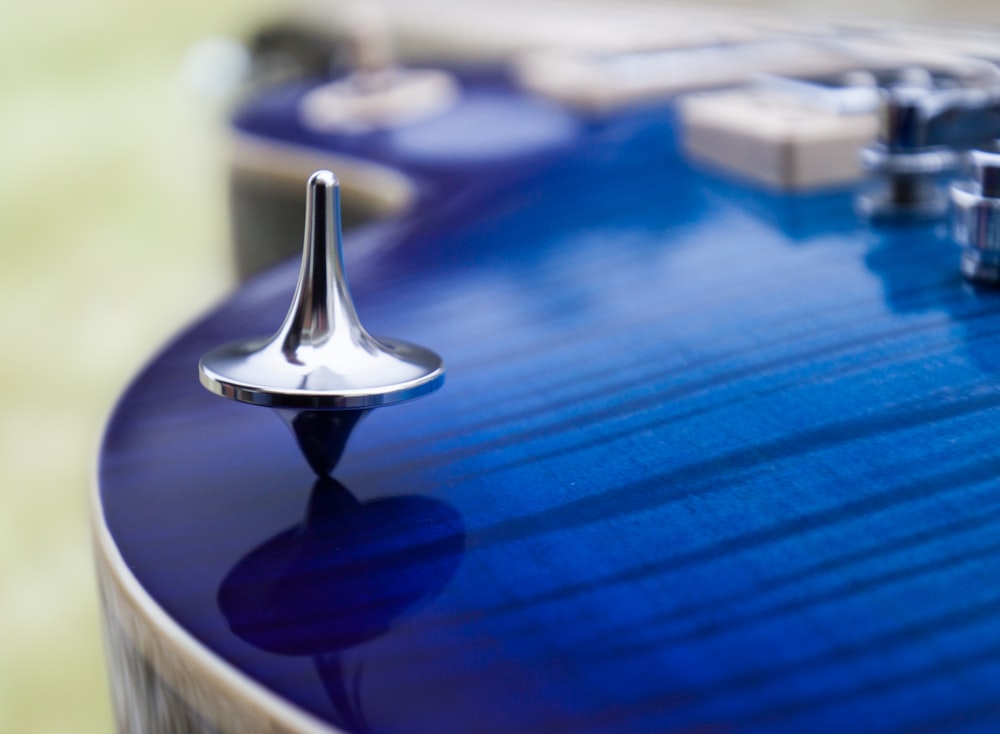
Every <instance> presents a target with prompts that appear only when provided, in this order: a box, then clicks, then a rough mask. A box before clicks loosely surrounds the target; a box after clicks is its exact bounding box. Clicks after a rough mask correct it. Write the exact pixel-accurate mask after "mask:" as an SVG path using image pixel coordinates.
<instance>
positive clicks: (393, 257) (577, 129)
mask: <svg viewBox="0 0 1000 734" xmlns="http://www.w3.org/2000/svg"><path fill="white" fill-rule="evenodd" d="M489 94H490V95H493V96H494V97H497V98H503V97H504V95H507V99H508V101H509V102H510V104H511V105H512V106H513V107H516V106H518V105H523V104H525V100H523V99H521V98H518V97H516V96H513V95H512V94H510V93H507V92H504V91H503V90H502V88H501V87H499V86H493V87H490V89H489ZM531 104H535V103H531ZM261 114H262V117H261V119H262V120H263V119H264V117H266V115H263V113H261ZM248 119H249V118H248V117H247V118H245V119H244V120H243V124H244V127H245V128H246V129H249V127H250V123H249V122H248ZM261 124H262V125H263V123H261ZM564 130H566V131H569V130H572V135H571V136H570V138H571V139H570V140H569V142H567V140H568V139H567V138H566V137H565V136H559V137H560V138H561V142H560V145H562V146H563V147H562V152H561V154H560V155H559V156H557V157H555V158H551V157H550V158H547V159H545V160H544V161H542V160H541V159H533V160H534V161H535V162H534V163H531V164H527V163H526V164H524V165H522V166H520V167H518V169H517V171H516V175H513V174H512V176H507V177H497V178H491V177H490V176H488V175H486V174H487V173H488V172H489V171H490V170H491V168H490V165H491V164H487V163H482V162H480V161H474V160H471V159H470V160H469V161H467V162H466V163H465V164H463V165H456V166H454V167H453V168H451V169H450V170H451V172H452V179H451V184H450V186H448V187H443V186H440V187H437V188H436V189H434V190H429V191H425V192H424V193H425V196H426V198H427V200H428V201H433V202H434V208H433V209H429V208H428V207H426V206H425V207H420V208H418V209H417V210H415V211H413V212H412V213H410V214H408V215H406V216H405V217H404V218H403V219H401V220H399V221H397V222H395V223H394V225H393V226H388V227H387V226H376V227H373V228H371V229H369V230H367V231H359V232H356V233H354V234H353V235H349V236H348V248H349V249H350V251H349V252H348V264H347V267H348V271H349V275H350V277H351V279H352V290H353V292H354V294H355V297H356V300H357V304H358V309H359V312H360V315H361V317H362V319H363V320H364V322H365V324H366V325H367V327H368V328H369V330H370V331H371V332H372V333H373V334H376V335H377V334H380V333H385V334H391V335H393V336H396V337H399V338H403V339H407V340H411V341H414V342H417V343H421V344H427V345H429V346H430V347H432V348H433V349H435V350H436V351H438V352H439V353H441V354H442V355H443V356H444V357H445V359H446V360H447V362H448V368H449V377H448V383H447V384H446V386H445V387H444V389H443V390H442V391H441V392H440V393H438V394H436V395H434V396H431V397H428V398H425V399H422V400H419V401H416V402H413V403H409V404H406V405H402V406H399V407H395V408H391V409H386V410H382V411H376V412H375V413H374V414H373V415H371V416H370V417H369V418H367V419H366V421H363V422H362V423H361V425H360V426H359V427H358V429H357V430H356V431H355V435H354V437H353V438H352V443H351V445H350V446H349V447H348V450H347V452H346V454H345V457H344V459H343V461H342V463H341V465H340V467H339V469H338V472H337V477H336V479H337V481H338V482H339V484H337V483H333V482H331V483H320V484H318V485H316V486H314V480H313V478H312V476H311V473H310V470H309V468H308V467H307V466H306V465H305V463H304V462H303V461H302V459H301V457H300V456H299V455H298V453H297V449H296V447H295V444H294V441H293V440H292V438H291V437H290V436H289V435H287V434H286V433H285V431H286V429H285V428H284V427H283V426H282V424H281V422H280V421H279V420H277V419H276V418H275V417H274V416H273V415H271V414H270V413H269V411H267V410H265V409H257V408H253V407H249V406H245V405H240V404H235V403H231V402H229V401H225V400H220V399H218V398H217V397H215V396H213V395H210V394H209V393H207V392H206V391H205V390H203V389H202V388H201V386H200V385H199V384H198V380H197V374H196V365H197V361H198V357H199V356H200V354H201V353H202V352H203V351H205V350H206V349H208V348H209V347H212V346H214V345H216V344H218V343H221V342H224V341H226V340H230V339H234V338H239V337H245V336H252V335H255V334H268V333H271V332H272V331H273V330H274V328H275V327H276V326H277V325H278V323H279V321H280V320H281V317H282V315H283V314H284V310H285V307H286V306H287V303H288V301H289V299H290V296H291V288H292V286H293V284H294V278H295V268H296V266H295V264H294V263H289V264H288V265H287V266H283V267H281V268H278V269H277V270H274V271H272V272H270V273H268V274H266V275H265V276H263V277H261V278H259V279H257V280H255V281H253V282H251V283H250V284H249V285H248V286H246V287H244V288H243V289H241V290H240V291H239V292H238V293H236V294H235V296H234V297H233V298H232V299H231V300H230V301H229V302H227V303H226V304H224V305H223V306H222V307H221V308H220V309H219V310H217V311H216V312H215V313H213V314H211V315H210V316H209V317H208V318H206V319H205V320H204V321H202V322H201V323H199V324H197V325H195V326H194V327H193V328H192V329H190V330H189V331H188V332H186V333H185V334H184V335H183V336H182V337H181V338H179V339H178V340H176V341H175V342H173V343H172V344H171V345H170V346H169V347H167V349H166V350H165V351H164V352H163V353H162V354H161V355H160V356H159V357H158V358H157V359H156V360H154V361H153V363H152V364H151V365H150V366H149V368H148V369H147V370H146V371H145V372H144V373H143V374H142V375H141V376H140V377H139V378H138V379H137V380H136V382H135V383H134V384H133V385H132V387H131V388H130V389H129V391H128V392H127V393H126V395H125V396H124V398H123V399H122V401H121V403H120V405H119V407H118V409H117V411H116V413H115V415H114V417H113V419H112V421H111V423H110V426H109V428H108V431H107V436H106V441H105V445H104V448H103V451H102V455H101V468H100V497H101V502H102V505H103V512H104V519H105V521H106V523H107V526H108V528H109V529H110V531H111V533H112V535H113V537H114V539H115V541H116V542H117V545H118V548H119V549H120V551H121V554H122V556H123V558H124V559H125V561H126V562H127V564H128V566H129V568H130V569H131V571H132V573H133V574H134V575H135V577H136V578H137V579H138V580H139V581H140V582H141V584H142V585H143V586H144V587H145V589H146V590H147V591H148V592H149V594H150V595H151V596H152V598H153V599H154V600H155V601H156V603H157V604H159V605H160V606H161V607H162V608H163V609H164V610H165V611H166V612H167V613H168V614H169V615H170V616H171V617H172V618H173V619H175V620H176V621H177V622H178V624H180V625H181V626H182V627H183V628H184V629H185V630H187V631H188V632H189V633H190V634H191V635H192V636H194V637H195V638H196V639H197V640H199V641H200V642H201V643H203V644H204V645H205V646H206V647H207V648H208V649H210V650H211V651H212V652H213V653H214V654H215V655H217V656H219V657H220V658H222V659H224V660H226V661H228V662H229V663H231V664H232V665H234V666H236V667H237V668H238V669H240V670H241V671H243V672H244V673H245V674H246V675H247V676H250V677H251V678H253V679H255V680H257V681H259V682H260V683H262V684H263V685H265V686H266V687H268V688H270V689H271V690H273V691H275V692H276V693H278V694H279V695H280V696H282V697H284V698H285V699H287V700H288V701H289V702H291V703H292V704H293V705H295V706H298V707H301V708H302V709H304V710H307V711H309V712H312V713H313V714H315V715H317V716H319V717H321V718H322V719H325V720H327V721H329V722H331V724H333V725H335V726H337V727H341V728H343V729H346V730H348V731H351V732H438V733H441V732H477V733H482V734H486V733H489V732H510V731H518V732H525V731H537V732H563V731H566V732H569V731H572V732H667V731H671V732H675V731H677V732H684V731H691V732H694V731H698V732H708V731H711V732H789V733H790V732H845V731H852V732H895V731H928V732H934V731H949V732H969V733H971V732H995V731H997V730H998V729H1000V589H995V588H994V586H995V582H996V579H997V578H1000V535H998V530H1000V491H998V490H1000V479H998V474H1000V461H998V448H997V447H998V446H1000V381H998V374H997V370H998V365H1000V297H998V296H997V295H995V294H993V293H988V292H979V291H976V290H973V289H971V288H970V287H968V286H967V285H965V284H963V283H962V281H961V280H960V278H959V276H958V273H957V253H956V252H955V251H954V249H953V248H952V246H951V245H950V244H949V243H948V241H947V239H946V237H945V235H944V233H943V232H942V231H941V230H940V229H939V228H937V227H934V226H927V227H919V228H917V227H915V228H908V229H898V230H884V231H876V230H871V229H869V228H868V227H866V226H865V225H864V224H862V223H860V222H858V221H857V220H856V218H855V216H854V215H853V213H852V211H851V202H850V196H849V194H848V193H846V192H833V193H828V194H822V195H814V196H803V197H783V196H774V195H769V194H767V193H763V192H759V191H754V190H749V189H746V188H743V187H741V186H738V185H735V184H729V183H725V182H722V181H720V180H718V179H715V178H712V177H709V176H706V175H702V174H700V173H698V172H696V171H694V170H692V169H691V168H690V167H689V166H688V165H687V164H686V163H685V162H684V161H683V160H681V159H680V157H679V154H678V152H677V148H676V145H675V142H674V129H673V124H672V122H671V111H670V109H669V107H667V106H663V107H659V108H645V109H635V110H630V111H627V112H622V113H618V114H616V115H613V116H608V117H605V118H601V119H590V120H575V121H572V124H570V125H568V126H567V127H565V128H564ZM258 132H260V133H261V134H263V130H262V129H261V130H259V131H258ZM300 142H308V141H300ZM438 142H443V141H438ZM515 157H516V156H515ZM381 159H382V160H383V161H387V160H388V161H390V162H393V161H391V156H389V155H388V154H387V153H384V152H383V154H382V155H381ZM394 162H395V163H396V164H397V165H398V166H399V167H400V168H402V169H403V170H406V171H408V172H411V173H414V171H415V170H416V168H418V167H417V166H415V164H413V162H412V160H411V159H407V158H405V156H404V157H400V159H398V160H396V161H394ZM417 173H419V172H417ZM463 182H464V183H463ZM472 182H474V183H475V185H476V186H477V187H480V189H479V190H480V192H481V195H480V196H475V197H467V196H464V192H465V191H466V189H465V188H463V187H464V185H465V183H468V184H469V185H471V184H472ZM441 211H447V212H448V216H447V218H443V217H442V216H440V212H441Z"/></svg>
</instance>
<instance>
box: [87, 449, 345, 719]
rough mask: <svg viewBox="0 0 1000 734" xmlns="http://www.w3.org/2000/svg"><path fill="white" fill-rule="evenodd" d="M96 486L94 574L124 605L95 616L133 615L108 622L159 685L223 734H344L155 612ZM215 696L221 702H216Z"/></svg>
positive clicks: (93, 500)
mask: <svg viewBox="0 0 1000 734" xmlns="http://www.w3.org/2000/svg"><path fill="white" fill-rule="evenodd" d="M102 444H103V440H102ZM99 484H100V482H99V477H97V476H95V477H94V479H93V482H92V488H91V502H90V509H91V527H92V529H93V533H94V547H95V559H96V562H97V564H98V571H99V572H103V573H106V574H107V577H108V578H107V580H108V581H110V582H111V583H113V584H114V588H113V589H109V588H107V587H106V588H105V591H106V592H107V593H113V594H115V595H116V598H115V599H114V600H113V601H115V602H123V603H124V605H127V606H126V608H125V609H119V610H110V609H106V608H105V609H102V610H101V611H102V614H104V615H108V614H112V613H113V611H116V612H124V613H131V614H132V615H133V618H132V619H124V618H122V617H118V618H116V619H115V620H114V622H115V623H118V624H119V625H120V626H121V627H122V633H123V634H125V635H126V636H127V637H128V638H129V642H130V643H131V644H132V645H133V646H134V647H135V648H136V650H138V651H139V652H140V654H142V655H143V657H144V658H145V659H146V660H147V662H148V663H149V665H150V666H151V667H152V668H153V669H155V670H156V672H157V674H158V675H159V676H160V677H161V678H162V679H163V680H164V682H166V683H167V684H168V685H169V686H170V687H171V689H172V690H173V691H174V692H175V693H176V694H177V695H178V696H180V698H182V699H183V700H184V701H185V703H187V704H188V705H189V706H190V707H191V708H192V709H193V710H194V711H196V712H197V713H198V714H199V715H200V716H202V717H204V718H205V719H206V720H207V721H209V722H211V724H213V725H214V726H217V727H218V728H219V729H220V730H221V731H224V732H229V731H231V732H240V733H241V734H243V733H244V732H256V731H260V732H269V733H270V734H274V733H275V732H295V734H346V732H343V731H342V730H340V729H337V728H335V727H333V726H331V725H329V724H327V723H326V722H324V721H321V720H320V719H319V718H317V717H315V716H313V715H312V714H309V713H307V712H306V711H303V710H302V709H300V708H298V707H297V706H295V705H293V704H291V703H289V702H288V701H286V700H284V699H283V698H281V697H280V696H278V695H277V694H275V693H273V692H272V691H270V690H269V689H267V688H265V687H264V686H262V685H261V684H259V683H257V682H256V681H254V680H253V679H251V678H250V677H248V676H247V675H245V674H243V673H242V672H241V671H240V670H239V669H237V668H235V667H234V666H232V665H230V664H229V663H227V662H225V661H224V660H222V659H220V658H218V657H217V656H215V655H214V654H212V652H211V651H210V650H209V649H208V648H206V647H205V646H204V645H202V644H201V643H200V642H198V640H196V639H195V638H194V637H192V636H191V635H190V634H189V633H188V632H187V631H186V630H184V628H183V627H181V626H180V625H179V624H178V623H177V622H176V621H175V620H174V619H173V618H172V617H170V616H169V615H168V614H166V612H164V611H163V610H162V609H160V607H159V606H158V605H157V604H156V602H155V600H154V599H153V598H152V597H151V596H149V594H148V593H147V592H146V590H145V589H144V588H143V587H142V585H141V584H140V583H139V581H138V579H136V578H135V576H133V575H132V572H131V571H130V570H129V568H128V566H127V564H126V563H125V560H124V559H123V558H122V556H121V554H120V553H119V551H118V548H117V546H116V545H115V542H114V539H113V538H112V537H111V533H110V531H109V529H108V527H107V524H106V523H105V521H104V511H103V506H102V504H101V498H100V489H99ZM143 627H144V628H145V629H142V628H143ZM143 634H145V635H148V637H147V639H144V640H143V639H136V638H135V637H136V636H139V635H143ZM133 635H134V636H133ZM155 646H160V647H165V648H167V651H168V652H169V653H172V654H173V655H174V657H173V659H155V658H154V656H153V655H151V654H150V652H151V648H153V647H155ZM113 663H114V661H113V660H108V664H109V667H110V665H111V664H113ZM109 672H110V673H111V676H112V680H113V677H114V675H116V674H121V673H122V671H118V672H117V673H116V672H115V671H109ZM185 675H186V676H190V680H187V681H185V680H182V679H181V678H182V677H183V676H185ZM192 685H195V686H197V689H198V690H197V693H199V694H200V695H194V696H185V695H184V694H185V693H186V692H190V690H191V686H192ZM217 695H221V696H224V697H226V698H225V700H219V699H218V698H216V696H217ZM194 699H198V700H194Z"/></svg>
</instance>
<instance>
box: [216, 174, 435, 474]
mask: <svg viewBox="0 0 1000 734" xmlns="http://www.w3.org/2000/svg"><path fill="white" fill-rule="evenodd" d="M307 197H308V198H307V207H306V233H305V242H304V245H303V252H302V267H301V269H300V271H299V281H298V284H297V286H296V288H295V295H294V296H293V298H292V304H291V307H290V308H289V310H288V315H287V316H286V317H285V321H284V323H283V324H282V325H281V328H280V329H278V331H277V333H275V334H274V336H272V337H270V338H269V339H251V340H244V341H238V342H232V343H230V344H226V345H223V346H221V347H217V348H215V349H212V350H210V351H209V352H207V353H206V354H205V355H204V356H203V357H202V358H201V362H200V363H199V365H198V368H199V372H200V377H201V383H202V385H204V386H205V387H206V388H207V389H208V390H210V391H211V392H214V393H215V394H217V395H221V396H223V397H227V398H230V399H232V400H238V401H241V402H244V403H251V404H253V405H264V406H267V407H270V408H276V409H278V411H279V413H280V414H281V416H282V417H283V418H284V419H285V421H286V422H287V423H288V424H289V426H291V427H292V431H293V433H294V434H295V436H296V440H297V441H298V443H299V447H300V448H301V449H302V451H303V453H304V454H305V456H306V459H307V461H309V464H310V466H311V467H312V468H313V470H314V471H315V472H316V473H317V474H319V475H320V476H325V475H328V474H329V473H330V472H332V471H333V469H334V467H335V466H336V465H337V462H338V461H339V459H340V455H341V453H342V452H343V449H344V445H345V444H346V443H347V439H348V437H349V436H350V432H351V430H352V429H353V428H354V426H355V425H356V424H357V422H358V420H359V419H360V418H361V416H362V415H363V414H364V413H366V412H367V411H368V410H369V409H371V408H376V407H381V406H385V405H392V404H394V403H400V402H403V401H405V400H412V399H413V398H417V397H420V396H421V395H426V394H427V393H429V392H432V391H434V390H436V389H437V388H439V387H440V386H441V384H442V383H443V382H444V363H443V362H442V360H441V358H440V357H439V356H438V355H437V354H435V353H434V352H432V351H430V350H428V349H424V348H423V347H419V346H416V345H413V344H409V343H407V342H401V341H396V340H390V339H381V338H379V339H375V338H373V337H372V336H370V335H369V334H368V332H367V331H365V329H364V327H363V326H362V325H361V322H360V321H359V320H358V315H357V312H356V311H355V310H354V304H353V302H352V300H351V294H350V291H349V290H348V287H347V280H346V278H345V275H344V262H343V245H342V238H341V231H340V186H339V183H338V182H337V178H336V177H335V176H334V175H333V174H332V173H331V172H330V171H317V172H316V173H314V174H313V175H312V176H311V177H310V178H309V184H308V192H307Z"/></svg>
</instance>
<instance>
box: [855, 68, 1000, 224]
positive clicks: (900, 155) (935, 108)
mask: <svg viewBox="0 0 1000 734" xmlns="http://www.w3.org/2000/svg"><path fill="white" fill-rule="evenodd" d="M989 69H990V70H992V73H983V74H981V75H980V76H979V77H978V78H977V79H976V82H975V83H974V84H973V85H971V86H961V85H960V84H958V83H957V82H955V81H954V80H951V81H950V82H949V81H942V80H935V79H933V78H932V77H930V76H929V75H924V76H916V75H910V76H909V77H907V78H906V79H901V80H900V83H899V84H897V85H895V86H891V87H889V88H887V89H884V90H883V91H882V93H881V102H880V105H879V139H878V141H877V142H875V143H873V144H872V145H871V146H869V147H868V148H866V149H865V150H864V151H862V154H861V162H862V165H863V166H864V167H865V168H866V169H867V170H869V171H871V172H872V174H873V175H874V176H875V177H876V184H875V186H873V187H871V189H870V190H866V191H863V192H862V193H861V194H860V195H859V197H858V201H857V205H858V210H859V211H860V212H861V213H862V214H864V215H866V216H869V217H871V218H874V219H904V220H905V219H934V218H938V217H942V216H944V215H945V213H946V212H947V211H948V197H947V195H946V193H945V190H944V187H943V185H942V180H943V179H945V178H947V177H948V176H950V175H953V174H954V172H955V171H956V170H957V169H958V167H959V163H960V161H961V151H963V150H967V149H969V148H970V147H973V146H976V145H979V144H981V143H983V142H985V141H987V140H990V139H991V138H994V137H996V136H997V135H1000V81H998V77H997V74H996V68H995V67H994V66H992V65H989Z"/></svg>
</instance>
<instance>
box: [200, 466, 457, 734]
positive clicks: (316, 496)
mask: <svg viewBox="0 0 1000 734" xmlns="http://www.w3.org/2000/svg"><path fill="white" fill-rule="evenodd" d="M464 550H465V528H464V526H463V524H462V518H461V516H460V515H459V514H458V512H456V511H455V510H454V509H452V507H451V506H450V505H448V504H446V503H444V502H441V501H440V500H435V499H432V498H430V497H420V496H414V495H411V496H397V497H386V498H383V499H377V500H373V501H370V502H366V503H364V504H361V503H359V502H358V501H357V500H356V499H355V498H354V497H353V496H352V495H351V493H350V492H348V491H347V489H345V488H344V487H343V485H341V484H339V483H338V482H336V481H334V480H332V479H319V480H318V481H317V482H316V484H315V486H314V487H313V492H312V496H311V497H310V500H309V509H308V512H307V514H306V518H305V520H304V521H303V522H302V523H301V524H299V525H296V526H294V527H292V528H289V529H288V530H285V531H284V532H282V533H279V534H278V535H276V536H274V537H273V538H271V539H270V540H268V541H266V542H265V543H264V544H263V545H260V546H258V547H257V548H255V549H254V550H252V551H251V552H250V553H248V554H247V555H245V556H243V558H241V559H240V561H239V562H238V563H237V564H236V565H235V566H234V567H233V569H232V570H231V571H230V572H229V573H228V574H227V575H226V577H225V578H224V579H223V581H222V584H221V586H220V587H219V593H218V600H219V608H220V609H221V611H222V614H223V615H224V616H225V618H226V621H227V622H228V623H229V627H230V629H232V631H233V633H234V634H235V635H236V636H237V637H239V638H240V639H242V640H244V641H246V642H248V643H249V644H251V645H253V646H254V647H257V648H260V649H262V650H265V651H266V652H269V653H274V654H277V655H290V656H312V657H313V658H314V661H315V664H316V669H317V672H318V673H319V676H320V681H321V682H322V684H323V687H324V689H325V690H326V693H327V695H328V696H329V697H330V702H331V703H332V704H333V707H334V710H335V711H336V712H337V714H338V716H339V717H340V719H341V721H340V723H341V724H342V726H343V728H344V729H345V730H348V731H352V732H358V733H359V734H363V733H366V732H370V731H371V727H370V726H369V725H368V723H367V721H366V718H365V714H364V706H363V703H362V698H361V695H360V691H359V688H360V680H361V675H362V672H363V662H364V660H363V658H362V659H361V660H360V661H355V665H353V666H352V665H350V661H349V659H348V657H349V656H347V655H346V652H347V651H348V650H349V649H350V648H352V647H355V646H356V645H360V644H362V643H364V642H367V641H369V640H372V639H374V638H376V637H379V636H381V635H383V634H385V633H386V632H387V631H388V630H389V627H390V626H391V625H392V623H393V622H394V621H395V620H397V619H398V618H399V617H401V616H402V615H403V614H405V613H406V612H408V611H412V610H413V609H414V608H415V607H417V606H418V605H420V604H421V603H426V602H428V601H430V600H431V599H433V598H434V597H436V596H437V595H438V594H440V593H441V591H442V590H443V589H444V587H445V585H446V584H447V583H448V581H450V580H451V578H452V576H454V574H455V571H456V569H457V568H458V564H459V562H460V560H461V558H462V554H463V552H464Z"/></svg>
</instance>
